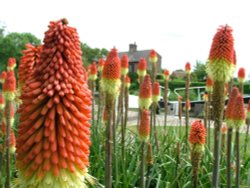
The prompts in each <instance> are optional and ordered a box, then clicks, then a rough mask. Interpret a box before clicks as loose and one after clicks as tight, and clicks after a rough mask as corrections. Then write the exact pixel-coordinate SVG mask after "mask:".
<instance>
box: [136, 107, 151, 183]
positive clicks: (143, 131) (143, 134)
mask: <svg viewBox="0 0 250 188" xmlns="http://www.w3.org/2000/svg"><path fill="white" fill-rule="evenodd" d="M138 133H139V138H140V140H141V168H140V188H145V144H146V143H147V141H148V139H149V135H150V117H149V110H147V109H144V110H143V111H142V115H141V120H140V125H139V130H138Z"/></svg>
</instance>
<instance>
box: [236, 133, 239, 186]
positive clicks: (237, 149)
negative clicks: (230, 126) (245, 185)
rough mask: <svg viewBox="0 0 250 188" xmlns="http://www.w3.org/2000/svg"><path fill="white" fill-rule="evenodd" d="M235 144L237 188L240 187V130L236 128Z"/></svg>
mask: <svg viewBox="0 0 250 188" xmlns="http://www.w3.org/2000/svg"><path fill="white" fill-rule="evenodd" d="M235 139H236V140H235V141H236V142H235V144H236V184H235V188H239V187H240V131H239V128H236V132H235Z"/></svg>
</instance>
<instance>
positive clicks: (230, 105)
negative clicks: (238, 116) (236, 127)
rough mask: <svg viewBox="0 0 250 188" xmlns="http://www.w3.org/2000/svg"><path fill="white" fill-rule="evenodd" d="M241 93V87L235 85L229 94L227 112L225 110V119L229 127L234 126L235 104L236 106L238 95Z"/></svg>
mask: <svg viewBox="0 0 250 188" xmlns="http://www.w3.org/2000/svg"><path fill="white" fill-rule="evenodd" d="M238 95H239V89H238V88H237V87H233V89H232V92H231V94H230V96H229V99H228V103H227V107H226V112H225V119H226V122H227V125H228V126H229V127H232V126H233V122H232V120H233V111H235V109H234V106H235V101H236V97H237V96H238Z"/></svg>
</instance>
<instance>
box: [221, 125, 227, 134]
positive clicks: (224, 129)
mask: <svg viewBox="0 0 250 188" xmlns="http://www.w3.org/2000/svg"><path fill="white" fill-rule="evenodd" d="M221 133H222V134H227V124H226V123H223V124H222V126H221Z"/></svg>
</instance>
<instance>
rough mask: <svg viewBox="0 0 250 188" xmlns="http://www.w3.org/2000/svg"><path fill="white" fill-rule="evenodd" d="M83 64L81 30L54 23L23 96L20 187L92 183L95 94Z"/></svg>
mask: <svg viewBox="0 0 250 188" xmlns="http://www.w3.org/2000/svg"><path fill="white" fill-rule="evenodd" d="M82 64H83V62H82V51H81V48H80V41H79V36H78V34H77V32H76V29H75V28H73V27H70V26H68V25H67V21H66V19H62V20H58V21H53V22H50V24H49V28H48V31H46V32H45V38H44V45H43V47H42V51H41V54H40V60H39V63H37V65H36V66H35V67H34V72H33V73H32V74H30V76H29V79H28V80H27V81H26V82H25V85H24V89H23V92H22V94H21V98H22V100H23V103H22V104H21V105H20V108H19V114H20V121H19V125H18V129H19V130H18V137H17V151H16V152H17V156H19V157H17V161H16V162H17V166H18V168H19V169H18V170H19V180H18V182H19V184H20V185H19V186H18V187H27V188H29V187H47V188H54V187H60V188H68V187H87V185H86V184H85V182H84V181H83V180H84V179H85V177H86V176H88V175H87V167H88V166H89V153H90V151H89V145H90V123H89V120H90V119H91V92H90V90H89V89H88V86H87V74H86V71H85V69H84V68H83V66H82ZM30 161H31V162H32V163H30ZM61 161H63V163H62V162H61ZM59 163H60V164H59ZM61 163H62V164H61Z"/></svg>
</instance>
